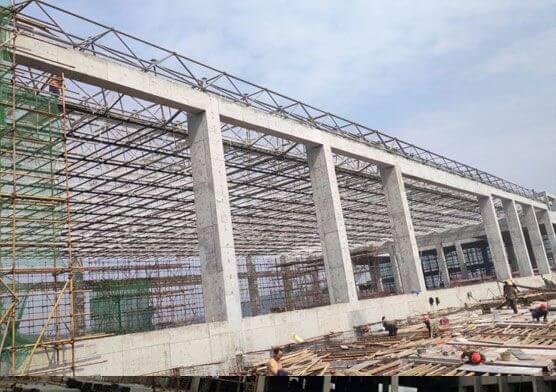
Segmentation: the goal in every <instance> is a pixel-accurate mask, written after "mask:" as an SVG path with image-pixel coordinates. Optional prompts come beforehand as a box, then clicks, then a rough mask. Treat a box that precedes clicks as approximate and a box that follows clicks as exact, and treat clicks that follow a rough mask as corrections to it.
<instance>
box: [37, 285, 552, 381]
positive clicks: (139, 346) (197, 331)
mask: <svg viewBox="0 0 556 392" xmlns="http://www.w3.org/2000/svg"><path fill="white" fill-rule="evenodd" d="M546 277H548V278H550V279H553V278H554V275H546ZM515 281H516V282H518V283H521V284H524V285H529V286H542V285H543V281H542V278H541V277H539V276H534V277H526V278H518V279H515ZM468 292H472V293H473V298H475V299H477V300H481V299H491V298H496V297H499V296H501V293H502V291H501V286H500V285H499V284H498V283H496V282H489V283H482V284H478V285H472V286H463V287H455V288H449V289H438V290H434V291H428V292H422V293H420V294H418V295H415V294H403V295H396V296H391V297H384V298H375V299H368V300H362V301H358V302H357V303H355V304H353V303H346V304H336V305H330V306H323V307H318V308H312V309H305V310H298V311H292V312H284V313H275V314H267V315H262V316H256V317H248V318H244V319H243V320H242V321H241V324H240V326H239V327H234V324H233V323H227V322H216V323H208V324H199V325H189V326H184V327H178V328H169V329H164V330H160V331H151V332H142V333H134V334H128V335H119V336H113V337H105V338H101V339H94V340H87V341H83V342H79V343H77V344H76V353H77V365H78V366H79V367H78V368H77V370H76V374H77V375H82V376H85V375H86V376H92V375H106V376H108V375H114V376H115V375H128V376H132V375H145V374H150V373H156V372H162V371H166V370H169V369H172V368H178V367H190V366H202V365H213V366H212V368H213V369H219V372H220V373H224V374H226V372H228V371H230V369H232V368H233V363H234V361H235V356H236V354H240V353H249V352H253V351H259V350H269V349H270V347H272V346H275V345H282V344H286V343H288V342H290V340H291V338H292V335H293V334H294V333H295V334H297V335H299V336H301V337H303V338H305V339H308V338H312V337H317V336H321V335H324V334H327V333H329V332H341V331H349V330H351V329H352V328H353V327H354V326H357V325H362V324H367V323H375V322H379V321H380V318H381V317H382V316H386V317H387V318H389V319H403V318H406V317H408V316H413V315H419V314H423V313H426V312H428V311H431V310H439V309H446V308H451V307H461V306H463V305H464V304H465V303H469V304H472V303H473V302H474V301H473V300H470V299H468V298H467V293H468ZM429 297H438V298H439V299H440V305H439V306H434V307H431V306H430V305H429V302H428V299H429ZM238 341H239V342H240V343H239V346H238V345H237V343H236V342H238ZM64 356H65V361H66V363H67V364H69V363H70V362H69V361H70V358H71V357H70V352H69V350H66V352H65V355H64ZM33 364H34V365H33V367H32V370H37V371H40V370H45V366H46V357H45V355H44V354H43V353H39V355H37V356H36V358H35V359H34V361H33ZM204 369H206V367H205V368H204ZM65 373H66V374H67V375H69V374H70V373H69V368H66V369H65ZM203 373H204V374H206V370H203ZM188 374H192V373H191V372H188Z"/></svg>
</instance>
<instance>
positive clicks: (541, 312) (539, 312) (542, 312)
mask: <svg viewBox="0 0 556 392" xmlns="http://www.w3.org/2000/svg"><path fill="white" fill-rule="evenodd" d="M531 316H533V320H535V321H536V322H537V323H538V322H539V321H541V317H542V318H543V319H542V321H543V322H545V323H546V322H547V321H548V307H547V306H546V304H545V303H542V304H540V305H539V306H538V307H536V308H535V309H531Z"/></svg>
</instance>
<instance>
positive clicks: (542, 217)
mask: <svg viewBox="0 0 556 392" xmlns="http://www.w3.org/2000/svg"><path fill="white" fill-rule="evenodd" d="M538 221H539V223H540V224H541V225H543V226H544V229H545V230H546V235H547V236H548V243H549V244H550V249H551V251H552V258H553V259H554V260H555V261H556V232H555V231H554V226H553V224H552V222H551V221H550V212H549V211H546V210H541V211H540V212H539V215H538Z"/></svg>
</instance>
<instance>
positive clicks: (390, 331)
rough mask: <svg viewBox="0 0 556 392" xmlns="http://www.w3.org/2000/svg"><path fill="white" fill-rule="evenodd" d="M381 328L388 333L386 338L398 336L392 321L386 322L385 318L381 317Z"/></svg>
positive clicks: (396, 328)
mask: <svg viewBox="0 0 556 392" xmlns="http://www.w3.org/2000/svg"><path fill="white" fill-rule="evenodd" d="M382 326H383V327H384V329H385V330H387V331H388V336H398V327H397V326H396V323H395V322H394V321H387V320H386V317H384V316H382Z"/></svg>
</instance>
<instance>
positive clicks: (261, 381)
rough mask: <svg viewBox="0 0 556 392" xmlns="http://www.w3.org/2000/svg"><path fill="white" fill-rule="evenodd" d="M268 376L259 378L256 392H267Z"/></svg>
mask: <svg viewBox="0 0 556 392" xmlns="http://www.w3.org/2000/svg"><path fill="white" fill-rule="evenodd" d="M265 386H266V376H257V386H256V388H255V392H265V391H264V390H265Z"/></svg>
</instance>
